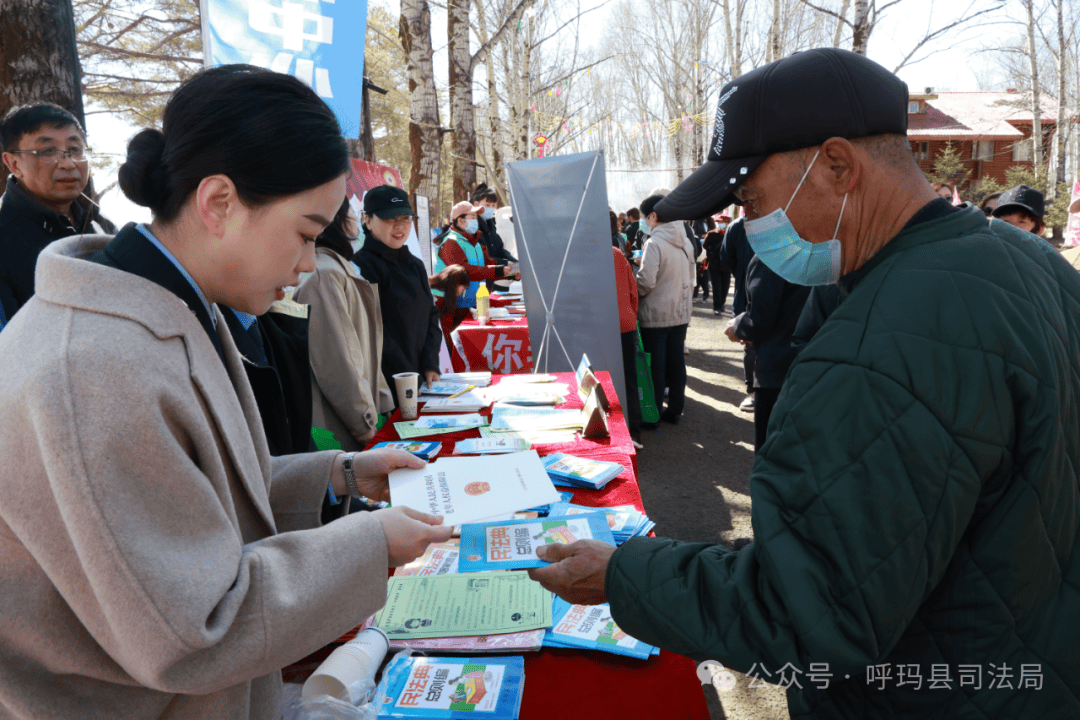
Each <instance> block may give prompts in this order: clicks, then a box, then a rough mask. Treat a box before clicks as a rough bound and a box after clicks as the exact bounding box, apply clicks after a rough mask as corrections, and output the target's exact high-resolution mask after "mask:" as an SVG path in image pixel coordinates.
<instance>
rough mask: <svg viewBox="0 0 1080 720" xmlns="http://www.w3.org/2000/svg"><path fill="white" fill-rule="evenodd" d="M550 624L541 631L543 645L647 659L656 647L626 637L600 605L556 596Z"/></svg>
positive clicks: (656, 651) (606, 609)
mask: <svg viewBox="0 0 1080 720" xmlns="http://www.w3.org/2000/svg"><path fill="white" fill-rule="evenodd" d="M551 619H552V621H553V622H552V626H551V629H550V630H548V631H547V632H546V633H544V647H564V648H584V649H586V650H602V651H603V652H609V653H614V654H616V655H626V656H628V657H635V658H640V659H642V660H645V659H647V658H648V657H649V656H650V655H659V654H660V649H659V648H656V647H653V646H652V645H646V644H645V643H643V642H641V641H640V640H635V639H634V638H632V637H630V636H629V635H627V634H626V633H624V632H623V631H622V630H620V629H619V626H618V625H616V624H615V621H614V620H612V619H611V608H610V607H609V606H608V604H607V603H604V604H603V605H571V604H570V603H568V602H566V601H565V600H563V599H562V598H559V597H556V598H555V600H554V602H553V604H552V609H551Z"/></svg>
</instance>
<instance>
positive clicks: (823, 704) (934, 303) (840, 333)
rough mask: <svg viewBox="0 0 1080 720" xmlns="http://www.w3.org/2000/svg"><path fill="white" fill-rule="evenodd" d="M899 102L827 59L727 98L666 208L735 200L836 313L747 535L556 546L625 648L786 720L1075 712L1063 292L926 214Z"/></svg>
mask: <svg viewBox="0 0 1080 720" xmlns="http://www.w3.org/2000/svg"><path fill="white" fill-rule="evenodd" d="M906 106H907V88H906V86H905V85H904V84H903V83H902V82H900V81H899V80H898V79H897V78H895V77H894V76H893V75H891V74H890V73H888V72H887V71H886V70H884V68H881V67H880V66H878V65H876V64H875V63H873V62H871V61H869V60H867V59H866V58H864V57H861V56H858V55H854V54H851V53H847V52H845V51H840V50H831V49H829V50H811V51H807V52H803V53H798V54H796V55H793V56H791V57H789V58H786V59H784V60H780V61H778V62H776V63H772V64H771V65H767V66H765V67H762V68H759V69H757V70H755V71H753V72H751V73H748V74H747V75H744V76H742V77H740V78H737V79H736V80H734V81H732V82H731V83H729V84H728V85H727V86H725V88H724V89H723V92H722V93H721V96H720V103H719V106H718V108H717V123H716V130H715V132H714V136H713V143H714V146H713V148H712V151H711V152H710V155H709V161H708V162H706V163H705V165H703V166H702V167H701V168H699V169H698V170H697V171H696V172H695V173H694V174H693V175H692V176H691V177H690V178H688V179H687V181H686V182H684V183H683V184H682V185H681V186H680V187H679V188H677V189H676V190H675V192H674V193H672V194H671V195H669V196H668V197H667V198H666V199H665V201H664V203H662V204H661V205H659V206H658V207H657V212H658V213H659V214H660V215H661V216H662V217H663V219H665V220H675V219H679V218H689V217H700V216H702V215H706V214H708V213H710V212H713V211H715V210H716V209H718V208H720V207H723V206H724V205H726V204H727V203H729V202H731V201H732V198H735V199H737V200H738V202H740V203H742V204H743V206H744V208H745V210H746V213H747V233H748V236H749V238H750V241H751V244H752V245H753V246H754V249H755V251H756V252H757V254H758V256H759V257H760V258H761V259H762V261H763V262H765V263H767V264H769V266H770V267H771V268H772V269H773V270H774V271H776V272H777V273H778V274H780V275H781V276H782V277H784V278H785V279H787V280H789V281H792V282H800V283H802V284H808V285H813V284H824V283H831V282H837V281H838V286H839V290H840V295H841V297H842V300H841V302H840V305H839V308H838V309H837V310H836V311H835V312H834V313H833V315H832V316H831V317H830V318H829V319H828V320H827V321H826V323H825V324H824V326H823V327H822V328H821V330H820V331H819V332H818V334H817V335H816V336H815V337H814V338H813V340H811V341H810V342H809V344H808V345H807V346H806V347H805V349H804V350H803V351H802V353H801V354H800V355H799V357H798V359H797V360H796V361H795V363H794V364H793V365H792V367H791V369H790V371H789V373H788V375H787V378H786V380H785V382H784V386H783V390H782V392H781V395H780V398H779V401H778V403H777V405H776V409H775V411H774V412H773V415H772V420H771V422H770V424H769V437H768V440H767V441H766V443H765V445H764V446H763V447H762V449H761V451H760V453H759V454H758V455H757V458H756V460H755V462H754V467H753V472H752V475H751V479H750V487H751V497H752V507H753V511H752V514H753V526H754V535H755V542H753V543H752V544H750V545H748V546H746V547H744V548H743V549H742V550H740V551H738V552H735V551H731V550H728V549H727V548H725V547H723V546H720V545H708V544H691V543H680V542H676V541H673V540H667V539H662V538H655V539H654V538H637V539H634V540H631V541H629V542H627V543H626V544H625V545H623V546H622V547H620V548H619V549H617V550H615V549H613V548H611V547H610V546H606V545H603V544H600V543H596V542H592V541H582V542H579V543H574V544H572V545H568V546H549V547H548V548H547V554H546V556H545V557H544V559H546V560H549V561H552V563H553V564H552V565H550V566H548V567H545V568H543V569H539V570H532V571H530V572H531V573H532V575H533V577H534V578H535V579H537V580H539V581H540V582H541V583H542V584H543V585H544V586H545V587H547V588H548V589H550V590H553V591H554V592H557V593H558V594H559V595H560V596H562V597H563V598H564V599H566V600H569V601H571V602H577V603H587V604H591V603H600V602H605V601H606V602H609V603H610V604H611V613H612V617H613V618H614V620H615V621H616V622H617V623H618V624H619V626H620V627H621V628H622V629H623V630H624V631H626V632H627V633H629V634H630V635H633V636H634V637H636V638H638V639H640V640H642V641H644V642H648V643H652V644H655V645H659V646H660V647H662V648H665V649H667V650H670V651H673V652H677V653H682V654H684V655H688V656H690V657H693V658H695V659H698V660H704V659H713V660H716V661H717V662H720V663H723V664H724V665H726V666H728V667H732V668H734V669H737V670H740V671H743V672H747V671H752V672H753V674H755V675H757V676H758V677H761V678H762V679H765V680H769V681H771V682H780V683H782V684H784V685H785V686H787V689H788V705H789V708H790V710H791V715H792V717H793V718H948V719H949V720H956V719H957V718H972V719H975V718H979V719H984V718H1010V719H1013V718H1039V719H1043V718H1077V717H1080V542H1078V533H1080V499H1078V498H1080V490H1078V468H1080V403H1078V399H1080V276H1078V274H1077V273H1076V271H1075V270H1074V269H1073V268H1071V267H1070V266H1069V265H1068V264H1067V263H1066V262H1065V261H1064V260H1062V258H1061V257H1060V256H1058V254H1057V253H1056V251H1054V250H1053V249H1052V248H1051V247H1050V246H1049V245H1047V244H1046V243H1045V242H1043V241H1042V240H1040V239H1039V238H1036V237H1035V236H1033V235H1031V234H1029V233H1024V232H1021V231H1018V230H1016V229H1015V228H1013V227H1012V226H1009V225H1006V224H1004V223H1000V222H997V221H993V222H991V223H990V224H989V225H988V224H987V221H986V219H985V218H984V217H983V216H982V213H980V212H979V211H978V210H976V209H970V208H969V209H960V208H953V207H951V206H950V205H949V204H948V203H947V202H945V201H943V200H940V199H936V195H935V194H934V192H933V190H932V189H931V188H930V185H929V183H927V182H926V180H925V178H924V177H923V175H922V173H921V172H920V171H919V168H918V167H917V165H916V164H915V161H914V160H913V158H912V156H911V152H910V149H909V146H908V143H907V140H906V137H905V131H906V123H907V107H906Z"/></svg>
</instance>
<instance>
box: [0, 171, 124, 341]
mask: <svg viewBox="0 0 1080 720" xmlns="http://www.w3.org/2000/svg"><path fill="white" fill-rule="evenodd" d="M72 210H73V211H74V213H75V223H74V225H75V226H77V227H73V226H72V222H71V219H70V218H68V217H67V216H66V215H62V214H60V213H58V212H56V211H55V210H50V209H49V208H47V207H45V206H44V205H42V204H41V203H39V202H38V201H36V200H34V199H33V198H32V197H30V195H28V194H27V193H26V191H25V190H23V189H22V188H21V187H19V184H18V182H17V181H16V180H15V176H14V175H9V176H8V179H7V188H6V190H5V191H4V194H3V195H2V196H0V306H2V307H3V310H4V313H3V314H4V316H5V317H6V318H7V320H8V321H10V320H11V316H12V315H14V314H15V312H16V311H17V310H18V309H19V308H21V307H22V306H23V305H25V304H26V303H27V301H29V300H30V298H31V297H32V296H33V295H34V269H35V268H36V267H37V258H38V255H39V254H40V253H41V251H42V250H44V249H45V246H46V245H48V244H49V243H51V242H52V241H53V240H59V239H60V238H66V237H69V236H71V235H78V234H79V233H80V232H82V233H98V234H107V235H114V234H115V233H116V226H114V225H113V224H112V223H111V222H109V221H108V220H106V219H105V218H103V217H101V215H100V214H98V213H93V214H88V213H87V211H86V209H85V208H83V206H82V205H81V204H79V203H78V202H75V203H72Z"/></svg>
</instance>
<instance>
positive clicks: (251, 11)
mask: <svg viewBox="0 0 1080 720" xmlns="http://www.w3.org/2000/svg"><path fill="white" fill-rule="evenodd" d="M308 23H314V24H315V29H314V32H310V33H307V32H304V28H305V26H307V25H308ZM248 25H250V26H251V29H252V30H255V31H257V32H261V33H266V34H267V35H276V36H277V37H280V38H281V39H282V48H283V49H285V50H292V51H293V52H300V51H302V50H303V49H304V41H305V40H312V41H314V42H317V43H320V44H325V45H329V44H331V43H333V41H334V20H333V18H328V17H326V16H325V15H319V14H317V13H312V12H307V11H306V10H305V9H304V5H303V3H298V2H282V3H281V7H275V6H273V5H271V4H270V3H269V2H266V1H265V0H251V4H250V5H248Z"/></svg>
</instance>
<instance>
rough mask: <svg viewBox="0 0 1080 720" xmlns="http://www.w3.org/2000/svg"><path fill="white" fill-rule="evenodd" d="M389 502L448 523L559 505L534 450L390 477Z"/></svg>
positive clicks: (445, 461) (443, 462) (441, 462)
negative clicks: (554, 503)
mask: <svg viewBox="0 0 1080 720" xmlns="http://www.w3.org/2000/svg"><path fill="white" fill-rule="evenodd" d="M390 500H391V502H393V503H394V505H407V506H409V507H411V508H413V509H415V510H420V511H422V512H429V513H431V514H433V515H442V516H443V522H444V523H445V524H447V525H462V524H464V523H473V522H480V521H485V520H490V519H495V518H499V517H505V516H508V515H510V514H511V513H515V512H518V511H520V510H524V509H526V508H530V507H534V506H536V505H544V504H546V503H552V502H558V501H559V493H558V491H557V490H556V489H555V486H554V485H552V484H551V478H550V477H549V476H548V474H547V473H546V472H545V471H544V466H543V465H542V464H541V463H540V457H539V456H538V455H537V454H536V451H535V450H528V451H526V452H518V453H508V454H506V455H483V456H480V457H444V458H439V459H438V460H436V461H435V462H433V463H430V464H429V465H427V466H426V467H422V468H418V469H413V468H399V469H397V470H394V471H393V472H391V473H390Z"/></svg>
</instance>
